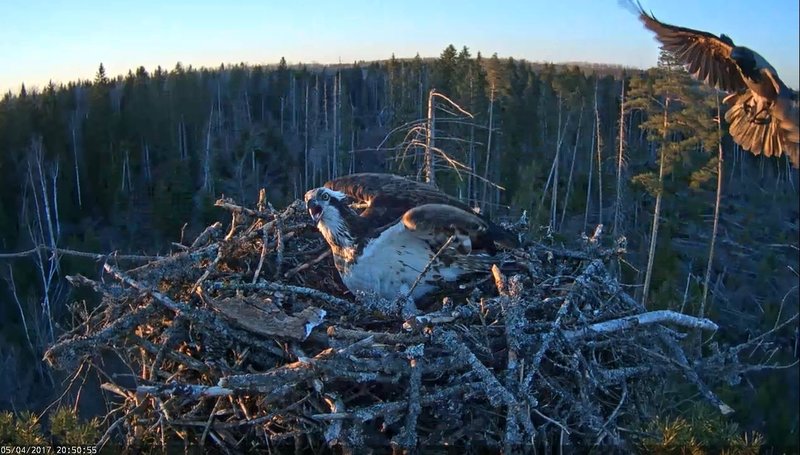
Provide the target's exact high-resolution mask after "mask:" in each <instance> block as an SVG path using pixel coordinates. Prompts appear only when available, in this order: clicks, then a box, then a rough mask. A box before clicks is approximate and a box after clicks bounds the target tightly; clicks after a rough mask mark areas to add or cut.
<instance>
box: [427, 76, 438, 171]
mask: <svg viewBox="0 0 800 455" xmlns="http://www.w3.org/2000/svg"><path fill="white" fill-rule="evenodd" d="M435 93H436V89H431V91H430V92H429V93H428V126H427V132H426V135H425V181H426V182H428V183H430V184H431V185H436V157H435V156H434V153H435V152H434V148H435V147H436V118H435V116H436V111H435V110H434V109H433V95H434V94H435Z"/></svg>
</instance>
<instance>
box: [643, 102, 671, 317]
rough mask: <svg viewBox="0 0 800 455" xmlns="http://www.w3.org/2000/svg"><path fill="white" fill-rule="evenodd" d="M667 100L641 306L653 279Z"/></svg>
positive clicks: (644, 301) (662, 183) (665, 107)
mask: <svg viewBox="0 0 800 455" xmlns="http://www.w3.org/2000/svg"><path fill="white" fill-rule="evenodd" d="M668 112H669V98H667V99H666V100H665V102H664V137H663V141H662V142H661V153H660V159H659V160H658V161H659V164H658V192H657V193H656V206H655V209H654V210H653V230H652V232H651V233H650V251H649V253H648V254H647V272H646V274H645V276H644V286H643V287H642V305H643V306H645V307H646V306H647V297H648V294H649V292H650V279H651V278H652V277H653V260H654V259H655V256H656V243H657V242H658V221H659V216H660V215H661V196H662V195H663V193H664V191H663V189H662V186H663V185H664V152H665V149H666V143H667V126H668V125H669V114H668Z"/></svg>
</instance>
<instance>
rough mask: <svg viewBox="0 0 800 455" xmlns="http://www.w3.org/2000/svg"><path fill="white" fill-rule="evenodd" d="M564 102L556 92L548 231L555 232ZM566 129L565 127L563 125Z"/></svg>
mask: <svg viewBox="0 0 800 455" xmlns="http://www.w3.org/2000/svg"><path fill="white" fill-rule="evenodd" d="M563 106H564V103H563V102H562V101H561V93H560V92H559V94H558V126H557V127H556V132H557V133H558V137H557V138H556V155H555V156H554V157H553V167H552V171H551V174H552V176H553V193H552V194H551V195H550V223H549V225H548V226H549V227H550V232H555V231H556V229H557V226H556V211H557V210H558V167H559V166H558V165H559V158H560V157H561V144H562V143H563V140H564V131H562V129H561V117H562V115H561V114H562V111H563ZM564 130H566V127H564Z"/></svg>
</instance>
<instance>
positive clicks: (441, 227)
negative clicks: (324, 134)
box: [305, 173, 517, 300]
mask: <svg viewBox="0 0 800 455" xmlns="http://www.w3.org/2000/svg"><path fill="white" fill-rule="evenodd" d="M305 202H306V206H307V208H308V213H309V215H310V216H311V219H312V221H313V222H314V223H316V225H317V228H318V229H319V231H320V233H322V236H323V237H324V238H325V240H326V241H327V242H328V245H329V246H330V247H331V251H332V253H333V259H334V264H335V265H336V269H337V270H338V271H339V274H340V275H341V277H342V282H343V283H344V284H345V286H346V287H347V288H348V289H349V290H350V291H351V292H354V293H355V292H363V293H367V294H372V295H377V296H379V297H382V298H385V299H395V298H397V297H410V298H411V299H412V300H418V299H420V298H422V297H424V296H426V295H429V294H431V293H432V292H434V291H437V290H440V289H442V288H443V287H446V286H453V285H456V286H458V285H460V284H463V283H465V282H468V281H469V280H470V279H473V278H476V277H477V276H479V275H485V274H488V273H489V272H490V269H491V266H492V264H494V263H497V262H498V260H499V258H498V257H497V253H498V251H499V250H498V246H499V247H509V248H510V247H514V246H516V243H517V239H516V238H515V236H514V235H513V234H512V233H511V232H509V231H506V230H504V229H503V228H501V227H500V226H498V225H496V224H494V223H492V222H491V221H490V220H489V219H488V218H487V217H485V216H482V215H479V214H477V213H475V212H473V211H472V210H471V209H470V208H469V206H468V205H466V204H464V203H463V202H461V201H460V200H458V199H457V198H455V197H452V196H450V195H448V194H446V193H443V192H441V191H439V190H438V189H437V188H435V187H433V186H431V185H428V184H425V183H421V182H416V181H413V180H409V179H406V178H403V177H400V176H396V175H392V174H376V173H364V174H353V175H348V176H345V177H341V178H338V179H334V180H331V181H329V182H327V183H326V184H325V185H324V186H323V187H320V188H315V189H312V190H309V191H308V192H306V194H305ZM354 203H356V204H362V205H366V208H365V209H364V210H363V211H362V212H361V213H360V214H359V213H358V212H356V210H355V209H354V208H353V207H351V204H354Z"/></svg>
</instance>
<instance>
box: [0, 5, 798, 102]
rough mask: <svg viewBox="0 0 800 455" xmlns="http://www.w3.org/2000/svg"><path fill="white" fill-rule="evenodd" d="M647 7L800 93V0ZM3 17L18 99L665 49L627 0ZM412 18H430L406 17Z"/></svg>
mask: <svg viewBox="0 0 800 455" xmlns="http://www.w3.org/2000/svg"><path fill="white" fill-rule="evenodd" d="M643 6H644V7H645V9H646V10H647V11H651V12H653V13H654V14H655V16H656V17H657V18H658V19H659V20H662V21H664V22H666V23H670V24H675V25H680V26H683V27H689V28H695V29H698V30H704V31H707V32H709V33H713V34H715V35H719V34H720V33H725V34H727V35H729V36H731V38H732V39H733V40H734V41H735V42H736V43H737V44H739V45H744V46H747V47H750V48H751V49H753V50H755V51H756V52H758V53H759V54H761V55H762V56H764V58H766V59H767V61H769V62H770V63H771V64H772V66H774V67H775V68H776V70H777V72H778V74H779V76H780V77H781V79H783V81H784V82H785V83H786V84H787V85H789V86H790V87H792V88H794V89H797V88H798V86H800V81H799V79H800V69H798V66H800V63H798V60H800V57H798V55H799V54H800V44H799V43H800V31H798V29H799V28H800V26H799V24H798V20H797V17H798V14H800V9H799V8H798V2H797V1H794V0H779V1H775V2H772V3H770V4H769V7H768V8H764V7H761V8H758V9H757V11H753V7H752V4H751V3H749V2H745V1H743V0H742V1H730V2H726V1H724V0H708V1H706V2H703V3H702V4H696V3H694V2H692V1H691V0H675V1H666V0H647V1H645V3H644V5H643ZM5 9H6V11H5V13H6V14H5V16H4V18H2V19H0V43H3V44H0V61H2V62H5V63H6V65H5V66H6V68H5V69H4V71H3V72H2V73H1V74H0V92H1V93H3V94H5V93H7V92H9V91H10V92H11V93H13V94H17V93H19V90H20V88H21V86H22V84H24V85H25V87H26V90H29V91H30V90H32V89H34V88H38V89H40V90H41V89H43V88H44V87H45V86H46V85H47V84H48V83H49V81H53V82H54V83H55V84H67V83H69V82H74V81H79V80H87V79H88V80H91V79H93V78H94V75H95V74H96V72H97V69H98V67H99V65H100V63H102V64H103V66H104V68H105V70H106V74H107V75H108V76H109V77H110V78H116V77H117V76H120V75H122V76H124V75H125V74H127V73H128V71H135V69H136V68H138V67H140V66H143V67H145V68H146V69H147V70H148V71H149V72H151V71H153V70H155V69H156V68H157V67H159V66H160V67H161V68H163V69H165V70H171V69H172V68H174V67H175V65H176V64H177V63H181V64H182V65H183V66H186V67H188V66H191V67H193V68H202V67H206V68H218V67H219V66H220V64H224V65H226V66H228V65H238V64H240V63H245V64H247V65H252V66H255V65H274V64H277V63H278V62H279V61H280V59H281V57H284V58H285V59H286V62H287V64H290V65H302V64H307V65H314V64H318V65H336V64H339V63H341V64H348V65H349V64H351V63H353V62H371V61H380V60H387V59H389V58H391V55H392V54H394V55H395V56H396V58H398V59H407V58H413V57H414V56H415V55H416V54H419V55H420V57H422V58H437V57H438V56H439V55H440V54H441V52H442V50H444V48H445V47H446V46H447V45H449V44H453V45H454V46H455V47H456V48H457V49H461V48H462V47H463V46H467V47H468V48H469V50H470V52H471V54H472V56H473V57H474V56H475V55H476V54H477V52H479V51H480V52H481V54H482V55H483V56H484V57H487V58H488V57H489V56H491V55H492V54H494V53H497V54H498V56H499V57H500V58H503V59H505V58H508V57H512V58H514V59H517V60H525V61H528V62H531V63H554V64H571V63H576V62H585V63H589V64H601V65H619V66H622V67H628V68H637V69H647V68H649V67H652V66H655V64H656V61H657V58H658V51H659V45H658V42H657V41H656V40H655V38H654V37H653V34H652V33H650V32H649V31H648V30H646V29H645V28H644V27H643V26H642V24H641V23H640V22H639V20H638V18H637V17H636V16H635V15H634V14H632V13H631V12H630V11H629V10H628V9H626V8H624V7H622V6H620V5H619V4H618V0H606V1H599V2H598V1H593V0H571V1H568V2H561V3H551V2H547V3H545V2H525V1H523V0H513V1H508V2H505V3H504V4H503V6H502V7H499V6H498V7H492V8H487V7H485V6H484V5H483V4H482V3H479V2H463V1H462V2H455V1H451V0H448V1H442V2H436V3H432V2H424V1H422V0H407V1H406V2H404V3H403V4H402V5H397V4H389V3H380V2H377V1H374V0H372V1H356V0H343V1H342V2H340V3H337V4H335V5H333V4H328V3H324V2H318V1H310V2H308V3H307V4H306V5H304V6H303V9H302V10H301V11H298V10H297V9H296V8H292V5H287V4H283V3H278V2H269V1H268V2H263V3H261V2H257V1H255V0H246V1H241V2H238V3H237V4H235V5H216V4H213V3H212V2H208V1H199V2H195V3H191V4H189V3H185V4H182V3H181V2H175V3H171V4H161V3H160V2H157V1H155V0H143V1H141V2H139V3H137V5H136V7H129V6H128V5H126V4H116V3H113V2H112V3H108V2H100V1H98V0H86V1H83V2H80V3H79V4H77V5H73V4H69V5H67V4H64V5H61V4H57V5H52V4H49V3H48V2H45V1H44V0H31V1H29V2H25V3H15V4H11V5H8V6H6V8H5ZM415 11H423V12H425V14H424V15H419V14H416V15H414V14H409V12H411V13H413V12H415ZM542 11H546V12H547V15H546V16H544V15H542V14H541V12H542ZM687 11H688V12H691V13H690V14H689V13H686V12H687ZM418 16H419V17H418ZM487 18H488V20H487ZM32 28H35V31H36V33H31V29H32ZM763 30H769V31H772V30H779V31H780V33H774V34H773V33H764V32H763ZM565 31H568V33H565ZM11 43H13V45H12V44H11ZM11 62H13V65H10V64H9V63H11Z"/></svg>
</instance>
